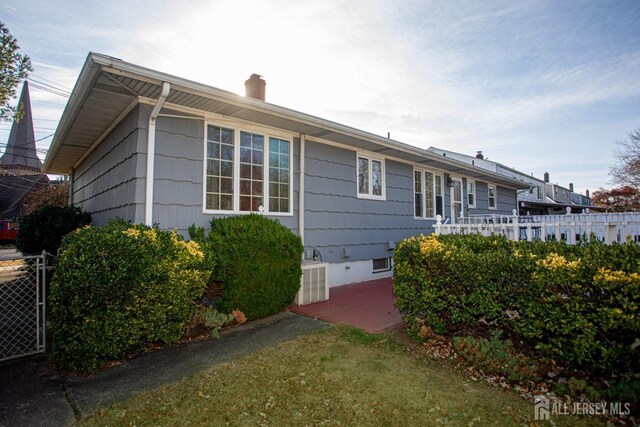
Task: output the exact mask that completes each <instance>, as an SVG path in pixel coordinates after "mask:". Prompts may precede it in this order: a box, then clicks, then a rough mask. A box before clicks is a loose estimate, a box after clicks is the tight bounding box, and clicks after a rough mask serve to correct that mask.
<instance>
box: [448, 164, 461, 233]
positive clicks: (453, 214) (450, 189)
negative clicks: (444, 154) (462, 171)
mask: <svg viewBox="0 0 640 427" xmlns="http://www.w3.org/2000/svg"><path fill="white" fill-rule="evenodd" d="M449 177H450V178H451V181H453V182H459V183H460V214H461V215H464V186H463V185H462V178H461V177H459V176H453V175H449ZM453 188H454V187H453V186H451V187H449V200H450V202H451V206H450V207H451V223H452V224H456V223H457V220H458V218H456V215H455V212H456V210H455V209H454V208H453V205H454V203H456V202H455V200H454V197H453V194H454V191H453Z"/></svg>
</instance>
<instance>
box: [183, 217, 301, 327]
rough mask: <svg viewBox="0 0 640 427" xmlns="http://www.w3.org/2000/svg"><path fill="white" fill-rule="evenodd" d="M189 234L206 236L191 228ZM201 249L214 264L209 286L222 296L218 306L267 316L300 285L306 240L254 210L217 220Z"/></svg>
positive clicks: (251, 315)
mask: <svg viewBox="0 0 640 427" xmlns="http://www.w3.org/2000/svg"><path fill="white" fill-rule="evenodd" d="M191 233H192V236H193V237H195V236H197V235H198V234H199V235H200V236H203V233H202V232H201V231H198V230H197V229H195V228H193V227H192V230H191ZM201 238H202V237H201ZM203 249H204V251H205V253H206V259H207V262H208V263H209V264H210V265H213V267H212V270H213V274H212V275H211V279H210V281H209V286H210V287H214V288H218V291H219V292H213V294H218V295H219V297H218V299H217V300H216V301H215V306H216V308H217V309H218V310H220V311H222V312H223V313H230V312H231V311H232V310H233V309H239V310H241V311H242V312H243V313H244V314H245V315H246V317H247V319H256V318H260V317H264V316H268V315H270V314H274V313H277V312H279V311H281V310H282V309H284V308H285V307H286V306H287V305H288V304H290V303H291V302H292V301H293V298H294V297H295V295H296V293H297V292H298V290H299V288H300V276H301V274H302V270H301V265H300V260H301V259H302V249H303V248H302V242H301V241H300V237H298V236H296V235H295V234H293V233H292V232H291V230H289V229H288V228H286V227H285V226H283V225H281V224H280V223H279V222H277V221H276V220H272V219H268V218H265V217H264V216H262V215H254V214H252V215H242V216H237V217H229V218H223V219H213V220H212V221H211V231H210V232H209V235H208V236H207V237H206V239H204V241H203Z"/></svg>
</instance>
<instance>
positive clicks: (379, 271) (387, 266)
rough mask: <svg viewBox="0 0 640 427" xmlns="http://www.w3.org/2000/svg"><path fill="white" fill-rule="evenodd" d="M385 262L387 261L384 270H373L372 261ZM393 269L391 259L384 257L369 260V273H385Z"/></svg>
mask: <svg viewBox="0 0 640 427" xmlns="http://www.w3.org/2000/svg"><path fill="white" fill-rule="evenodd" d="M383 259H384V260H386V261H387V263H386V264H387V265H386V266H385V267H384V268H381V269H377V270H376V269H375V268H374V267H373V266H374V261H379V260H383ZM392 268H393V262H392V260H391V257H385V258H374V259H372V260H371V272H372V273H384V272H385V271H391V269H392Z"/></svg>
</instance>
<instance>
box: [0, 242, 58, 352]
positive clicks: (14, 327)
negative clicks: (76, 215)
mask: <svg viewBox="0 0 640 427" xmlns="http://www.w3.org/2000/svg"><path fill="white" fill-rule="evenodd" d="M46 262H47V256H46V254H44V253H43V254H42V255H40V256H23V257H17V256H15V257H8V258H0V361H5V360H9V359H15V358H17V357H21V356H27V355H31V354H36V353H42V352H44V351H45V350H46V338H47V337H46V314H47V312H46V302H47V301H46V268H47V267H46Z"/></svg>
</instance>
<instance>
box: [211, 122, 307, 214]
mask: <svg viewBox="0 0 640 427" xmlns="http://www.w3.org/2000/svg"><path fill="white" fill-rule="evenodd" d="M232 122H236V123H237V121H235V120H234V121H230V120H216V121H209V120H205V121H204V140H203V162H202V178H203V179H202V213H203V214H206V215H248V214H251V213H258V212H255V211H241V210H240V134H241V132H246V133H253V134H256V135H260V136H262V137H263V138H264V141H263V146H262V207H263V209H264V215H265V216H282V217H287V216H293V214H294V208H293V185H294V183H293V159H294V156H293V153H294V150H293V138H292V137H291V138H287V137H284V136H283V135H279V134H273V133H265V132H262V131H261V130H264V129H266V128H262V127H260V126H247V127H244V126H243V127H238V126H231V125H228V124H227V123H229V124H231V123H232ZM209 125H212V126H218V127H224V128H226V129H231V130H233V177H232V179H233V209H232V210H219V209H217V210H216V209H207V159H208V157H207V127H208V126H209ZM270 138H275V139H280V140H285V141H287V142H288V143H289V212H271V211H269V184H270V180H269V144H270V141H269V139H270Z"/></svg>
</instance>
